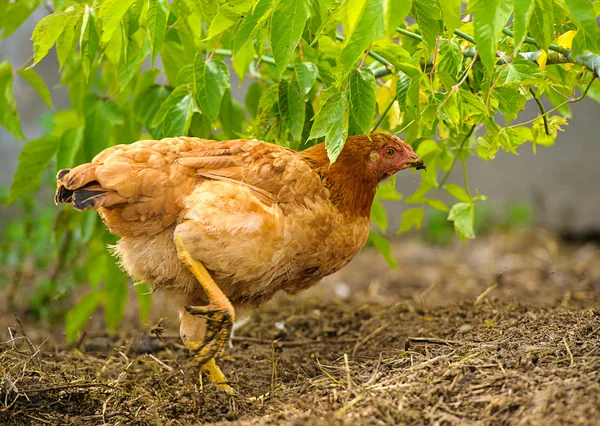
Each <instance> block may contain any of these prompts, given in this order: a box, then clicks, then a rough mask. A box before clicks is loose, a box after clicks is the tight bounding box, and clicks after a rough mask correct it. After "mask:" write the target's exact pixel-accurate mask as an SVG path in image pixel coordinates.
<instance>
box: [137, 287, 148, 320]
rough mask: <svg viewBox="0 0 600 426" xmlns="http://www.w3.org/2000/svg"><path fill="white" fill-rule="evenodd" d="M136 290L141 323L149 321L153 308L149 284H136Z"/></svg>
mask: <svg viewBox="0 0 600 426" xmlns="http://www.w3.org/2000/svg"><path fill="white" fill-rule="evenodd" d="M134 288H135V294H136V296H137V300H138V306H139V309H140V321H143V322H145V321H148V319H150V308H151V307H152V290H151V289H150V287H148V285H147V284H136V285H135V286H134Z"/></svg>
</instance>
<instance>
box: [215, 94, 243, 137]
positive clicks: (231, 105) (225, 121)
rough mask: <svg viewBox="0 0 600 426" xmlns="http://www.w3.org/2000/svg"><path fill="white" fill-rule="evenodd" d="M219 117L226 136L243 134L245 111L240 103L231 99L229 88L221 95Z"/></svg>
mask: <svg viewBox="0 0 600 426" xmlns="http://www.w3.org/2000/svg"><path fill="white" fill-rule="evenodd" d="M219 119H220V120H221V124H222V126H223V131H224V133H225V136H226V137H228V138H229V139H236V138H239V137H242V136H243V131H244V123H245V120H246V112H245V111H244V107H243V106H242V104H240V103H239V102H238V101H236V100H235V99H233V97H232V96H231V91H230V90H229V89H228V90H227V91H226V92H225V95H224V96H223V101H222V102H221V112H220V114H219ZM207 121H208V120H207Z"/></svg>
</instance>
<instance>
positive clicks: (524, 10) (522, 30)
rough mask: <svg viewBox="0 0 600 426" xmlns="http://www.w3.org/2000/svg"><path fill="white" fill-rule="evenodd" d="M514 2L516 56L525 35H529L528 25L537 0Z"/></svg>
mask: <svg viewBox="0 0 600 426" xmlns="http://www.w3.org/2000/svg"><path fill="white" fill-rule="evenodd" d="M513 4H514V18H513V31H514V40H515V48H514V54H513V56H514V55H516V54H517V52H518V51H519V48H520V47H521V44H523V41H524V40H525V37H527V27H528V26H529V21H530V20H531V15H532V14H533V9H534V6H535V0H513Z"/></svg>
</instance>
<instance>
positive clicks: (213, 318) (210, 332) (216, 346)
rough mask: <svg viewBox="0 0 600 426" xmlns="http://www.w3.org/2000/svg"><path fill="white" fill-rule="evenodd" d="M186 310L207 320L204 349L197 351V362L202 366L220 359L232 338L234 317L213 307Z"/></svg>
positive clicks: (188, 308) (192, 307)
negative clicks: (213, 359) (210, 360)
mask: <svg viewBox="0 0 600 426" xmlns="http://www.w3.org/2000/svg"><path fill="white" fill-rule="evenodd" d="M185 309H186V311H187V312H188V313H189V314H191V315H195V316H201V317H204V318H206V332H205V334H204V339H203V344H202V347H199V348H198V349H197V350H196V352H197V355H196V360H197V361H198V362H199V363H200V364H204V363H206V362H208V360H209V359H211V358H215V359H219V358H220V357H221V355H222V354H223V352H224V351H225V349H226V348H227V344H228V343H229V339H230V337H231V330H232V329H233V316H232V315H231V314H230V313H229V312H227V311H224V310H220V309H218V308H214V307H212V306H211V305H207V306H186V308H185Z"/></svg>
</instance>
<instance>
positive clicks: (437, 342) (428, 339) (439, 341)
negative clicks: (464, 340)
mask: <svg viewBox="0 0 600 426" xmlns="http://www.w3.org/2000/svg"><path fill="white" fill-rule="evenodd" d="M406 343H407V344H409V343H430V344H432V345H443V346H454V345H456V344H457V343H460V342H455V341H451V340H443V339H436V338H435V337H408V338H407V339H406ZM409 347H410V344H409ZM405 350H408V349H407V348H406V346H405Z"/></svg>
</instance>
